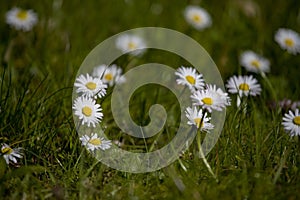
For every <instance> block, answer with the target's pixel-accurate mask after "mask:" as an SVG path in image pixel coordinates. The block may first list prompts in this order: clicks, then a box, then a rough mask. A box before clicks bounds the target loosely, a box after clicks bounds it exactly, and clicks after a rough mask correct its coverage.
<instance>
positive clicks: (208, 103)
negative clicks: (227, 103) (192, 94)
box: [201, 97, 213, 105]
mask: <svg viewBox="0 0 300 200" xmlns="http://www.w3.org/2000/svg"><path fill="white" fill-rule="evenodd" d="M201 101H202V102H203V103H204V104H206V105H212V104H213V100H212V98H210V97H205V98H203V99H202V100H201Z"/></svg>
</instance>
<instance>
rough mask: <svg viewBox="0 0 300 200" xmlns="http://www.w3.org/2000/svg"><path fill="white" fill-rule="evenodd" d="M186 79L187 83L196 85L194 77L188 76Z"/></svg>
mask: <svg viewBox="0 0 300 200" xmlns="http://www.w3.org/2000/svg"><path fill="white" fill-rule="evenodd" d="M185 79H186V80H187V82H189V83H190V84H192V85H195V82H196V80H195V79H194V77H192V76H190V75H187V76H186V77H185Z"/></svg>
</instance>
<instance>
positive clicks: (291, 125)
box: [282, 109, 300, 136]
mask: <svg viewBox="0 0 300 200" xmlns="http://www.w3.org/2000/svg"><path fill="white" fill-rule="evenodd" d="M282 125H283V127H284V130H285V131H286V132H287V133H289V134H290V135H291V136H297V135H298V136H300V112H299V109H296V110H295V113H294V112H293V111H291V110H290V111H289V112H288V113H285V115H284V116H283V119H282Z"/></svg>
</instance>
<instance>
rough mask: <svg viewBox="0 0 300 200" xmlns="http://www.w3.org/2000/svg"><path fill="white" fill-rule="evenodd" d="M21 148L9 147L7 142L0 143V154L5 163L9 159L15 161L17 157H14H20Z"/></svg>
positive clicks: (8, 161)
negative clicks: (0, 144)
mask: <svg viewBox="0 0 300 200" xmlns="http://www.w3.org/2000/svg"><path fill="white" fill-rule="evenodd" d="M21 150H22V148H20V147H19V148H14V149H13V148H11V147H10V146H9V145H7V144H5V143H4V144H2V147H1V154H2V155H3V157H4V159H5V161H6V163H7V164H9V163H10V161H12V162H13V163H15V164H16V163H17V159H16V158H22V157H23V156H22V153H21Z"/></svg>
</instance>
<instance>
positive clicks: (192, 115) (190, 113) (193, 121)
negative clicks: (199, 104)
mask: <svg viewBox="0 0 300 200" xmlns="http://www.w3.org/2000/svg"><path fill="white" fill-rule="evenodd" d="M185 115H186V117H187V118H188V119H189V121H188V124H189V125H196V126H197V128H199V127H200V122H201V119H202V117H203V113H202V109H199V111H198V110H197V108H196V107H193V108H190V107H188V108H187V109H186V111H185ZM209 121H210V117H207V113H205V114H204V117H203V119H202V123H201V128H200V130H201V131H208V132H209V130H211V129H213V128H214V125H212V124H211V123H210V122H209Z"/></svg>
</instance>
